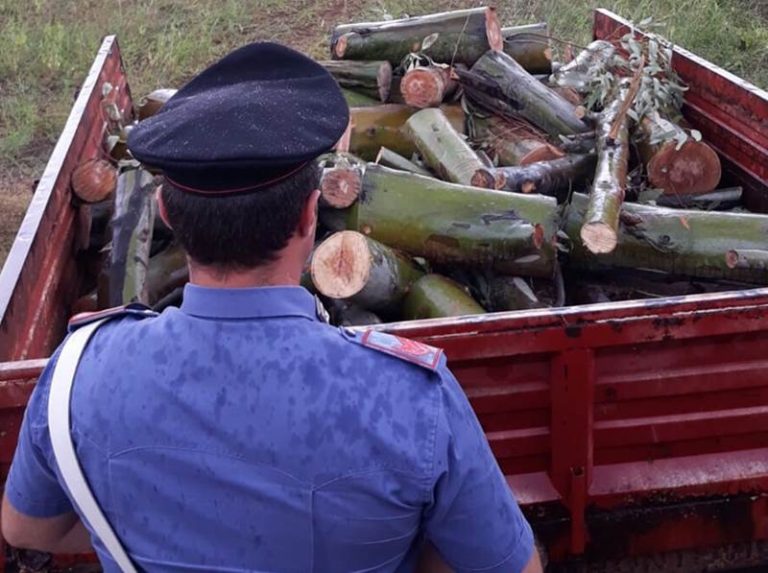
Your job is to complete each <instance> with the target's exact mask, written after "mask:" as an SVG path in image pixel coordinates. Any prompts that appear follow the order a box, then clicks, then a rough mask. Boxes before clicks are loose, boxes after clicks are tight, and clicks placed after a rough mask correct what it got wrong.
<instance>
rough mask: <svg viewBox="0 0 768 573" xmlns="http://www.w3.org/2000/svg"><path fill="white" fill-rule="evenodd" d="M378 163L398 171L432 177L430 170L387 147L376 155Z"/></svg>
mask: <svg viewBox="0 0 768 573" xmlns="http://www.w3.org/2000/svg"><path fill="white" fill-rule="evenodd" d="M376 164H377V165H383V166H384V167H390V168H392V169H397V170H398V171H406V172H408V173H415V174H416V175H424V176H426V177H431V173H430V172H429V171H427V170H426V169H424V168H423V167H421V166H419V165H416V164H415V163H414V162H413V161H409V160H408V159H406V158H405V157H403V156H402V155H398V154H397V153H395V152H394V151H392V150H391V149H387V148H386V147H382V148H381V149H380V150H379V154H378V155H377V156H376Z"/></svg>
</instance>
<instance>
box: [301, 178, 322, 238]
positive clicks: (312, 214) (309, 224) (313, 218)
mask: <svg viewBox="0 0 768 573" xmlns="http://www.w3.org/2000/svg"><path fill="white" fill-rule="evenodd" d="M319 199H320V190H319V189H315V190H314V191H312V193H311V194H310V196H309V197H308V198H307V201H306V203H304V209H303V210H302V212H301V220H300V221H299V228H298V231H299V236H300V237H302V238H304V237H308V236H310V235H311V236H313V237H314V235H315V229H316V228H317V209H318V206H317V202H318V201H319Z"/></svg>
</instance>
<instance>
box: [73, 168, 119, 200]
mask: <svg viewBox="0 0 768 573" xmlns="http://www.w3.org/2000/svg"><path fill="white" fill-rule="evenodd" d="M116 186H117V169H116V168H115V166H114V165H112V164H111V163H110V162H109V161H107V160H106V159H98V158H97V159H89V160H88V161H84V162H83V163H81V164H80V165H78V166H77V167H76V168H75V170H74V171H73V172H72V193H74V194H75V196H76V197H77V198H78V199H80V200H81V201H84V202H85V203H98V202H100V201H104V200H105V199H107V198H108V197H109V196H110V195H112V193H114V192H115V187H116Z"/></svg>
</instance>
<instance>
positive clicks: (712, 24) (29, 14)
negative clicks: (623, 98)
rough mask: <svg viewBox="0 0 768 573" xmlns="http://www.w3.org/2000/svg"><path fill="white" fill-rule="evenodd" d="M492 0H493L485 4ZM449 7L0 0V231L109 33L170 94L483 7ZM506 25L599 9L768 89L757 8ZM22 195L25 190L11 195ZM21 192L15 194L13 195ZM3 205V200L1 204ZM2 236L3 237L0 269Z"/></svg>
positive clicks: (580, 31) (17, 210)
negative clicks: (239, 54) (260, 64)
mask: <svg viewBox="0 0 768 573" xmlns="http://www.w3.org/2000/svg"><path fill="white" fill-rule="evenodd" d="M489 3H490V2H489ZM482 4H484V3H483V2H468V1H466V0H465V1H456V0H378V1H376V0H251V1H245V0H239V1H238V0H112V1H109V2H104V1H101V0H78V1H70V0H29V1H27V2H18V1H17V0H0V199H2V201H0V228H1V229H3V230H4V231H5V234H6V235H9V233H8V229H9V228H15V225H18V221H19V220H20V215H21V212H22V211H23V206H24V205H25V204H26V201H27V198H28V191H27V189H29V188H30V187H31V184H32V180H34V178H35V177H36V176H38V175H39V173H40V171H41V170H42V167H43V165H44V164H45V160H46V159H47V156H48V154H49V153H50V150H51V149H52V147H53V144H54V143H55V140H56V137H57V136H58V133H59V131H60V130H61V128H62V126H63V124H64V121H65V120H66V117H67V115H68V113H69V109H70V106H71V104H72V98H73V95H74V93H75V92H76V90H77V88H78V87H79V85H80V83H81V81H82V79H83V77H84V75H85V73H86V72H87V70H88V68H89V66H90V63H91V61H92V59H93V57H94V55H95V51H96V48H97V47H98V45H99V42H100V39H101V37H102V36H103V35H105V34H108V33H116V34H118V36H119V39H120V46H121V50H122V53H123V58H124V61H125V64H126V68H127V70H128V75H129V80H130V83H131V87H132V90H133V93H134V95H135V96H140V95H141V94H142V93H145V92H147V91H150V90H151V89H154V88H156V87H161V86H177V85H179V84H181V83H183V82H184V81H185V80H186V79H188V78H189V77H191V76H192V75H194V74H195V72H197V71H198V70H200V69H201V68H203V67H205V65H206V64H208V63H209V62H211V61H213V60H215V59H216V58H217V57H218V56H220V55H222V54H224V53H226V52H228V51H229V50H231V49H232V48H234V47H236V46H240V45H242V44H244V43H247V42H250V41H254V40H264V39H272V40H278V41H281V42H284V43H288V44H291V45H293V46H295V47H297V48H299V49H301V50H304V51H306V52H308V53H310V54H312V55H313V56H316V57H325V56H326V53H327V35H328V31H329V30H330V28H331V26H332V25H333V24H334V23H335V22H345V21H353V20H358V19H369V20H370V19H381V18H383V17H385V16H386V15H389V16H392V17H399V16H402V15H404V14H411V15H415V14H421V13H426V12H430V11H439V10H449V9H455V8H464V7H469V6H476V5H482ZM497 4H498V5H499V6H500V10H499V11H500V14H501V17H502V21H503V23H504V24H514V23H520V24H524V23H529V22H534V21H541V20H547V21H548V22H549V23H550V28H551V30H552V32H553V34H554V36H555V37H557V38H562V39H566V40H570V41H573V42H575V43H577V44H582V45H583V44H586V43H588V41H589V39H590V30H591V13H590V12H591V10H592V8H595V7H597V6H600V7H605V8H609V9H612V10H614V11H616V12H617V13H619V14H621V15H622V16H625V17H627V18H630V19H632V20H635V21H639V20H641V19H643V18H645V17H647V16H651V17H653V19H654V20H655V21H656V22H663V23H664V24H665V25H666V27H665V28H664V29H663V30H662V33H663V34H664V35H666V36H668V37H669V38H670V39H671V40H673V41H675V42H677V43H679V44H680V45H682V46H685V47H686V48H688V49H690V50H692V51H693V52H695V53H697V54H699V55H701V56H704V57H706V58H708V59H710V60H712V61H714V62H716V63H718V64H720V65H721V66H723V67H725V68H726V69H728V70H730V71H732V72H734V73H736V74H738V75H741V76H743V77H745V78H747V79H749V80H751V81H752V82H754V83H756V84H757V85H758V86H760V87H763V88H768V7H766V3H765V2H764V0H605V1H603V2H597V1H596V0H528V1H526V0H509V1H505V2H498V3H497ZM20 189H23V191H20ZM20 194H21V195H20ZM9 197H10V198H9ZM7 246H8V241H7V240H6V239H3V238H0V261H2V260H4V258H5V249H6V248H7Z"/></svg>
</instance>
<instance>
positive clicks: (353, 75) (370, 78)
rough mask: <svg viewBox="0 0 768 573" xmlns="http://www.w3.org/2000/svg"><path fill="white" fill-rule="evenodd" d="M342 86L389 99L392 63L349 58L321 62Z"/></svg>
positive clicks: (370, 96)
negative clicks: (357, 60) (360, 60)
mask: <svg viewBox="0 0 768 573" xmlns="http://www.w3.org/2000/svg"><path fill="white" fill-rule="evenodd" d="M319 63H320V65H322V66H323V67H324V68H325V69H326V70H328V71H329V72H330V73H331V75H332V76H333V77H334V78H336V81H337V82H338V84H339V85H340V86H341V87H342V88H346V89H349V90H352V91H355V92H357V93H360V94H363V95H365V96H368V97H369V98H373V99H378V100H379V101H381V102H387V101H388V100H389V90H390V87H391V86H392V64H390V63H389V62H388V61H386V60H375V61H368V62H355V61H349V60H330V61H329V60H325V61H322V62H319Z"/></svg>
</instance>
